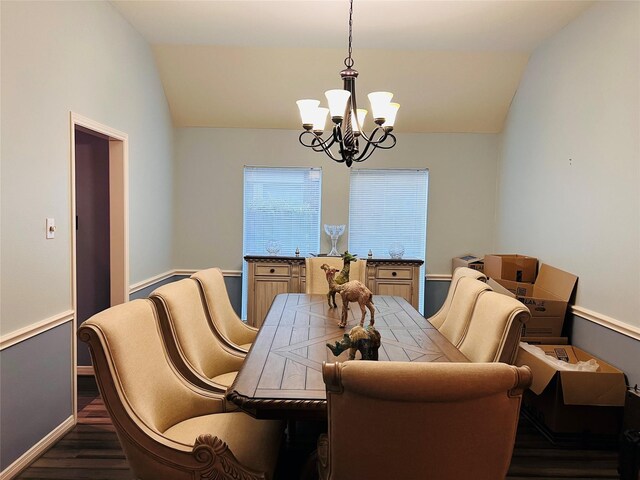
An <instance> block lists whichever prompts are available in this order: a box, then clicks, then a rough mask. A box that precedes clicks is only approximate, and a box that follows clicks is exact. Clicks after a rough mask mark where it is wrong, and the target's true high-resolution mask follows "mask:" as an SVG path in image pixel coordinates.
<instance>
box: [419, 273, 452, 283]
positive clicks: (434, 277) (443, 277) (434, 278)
mask: <svg viewBox="0 0 640 480" xmlns="http://www.w3.org/2000/svg"><path fill="white" fill-rule="evenodd" d="M425 278H426V279H427V280H429V281H431V282H450V281H451V274H450V273H427V274H426V275H425Z"/></svg>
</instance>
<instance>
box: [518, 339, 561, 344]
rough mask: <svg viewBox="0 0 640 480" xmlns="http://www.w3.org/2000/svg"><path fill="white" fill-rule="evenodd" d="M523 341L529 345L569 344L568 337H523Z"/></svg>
mask: <svg viewBox="0 0 640 480" xmlns="http://www.w3.org/2000/svg"><path fill="white" fill-rule="evenodd" d="M520 341H521V342H524V343H528V344H529V345H568V344H569V338H568V337H522V338H520Z"/></svg>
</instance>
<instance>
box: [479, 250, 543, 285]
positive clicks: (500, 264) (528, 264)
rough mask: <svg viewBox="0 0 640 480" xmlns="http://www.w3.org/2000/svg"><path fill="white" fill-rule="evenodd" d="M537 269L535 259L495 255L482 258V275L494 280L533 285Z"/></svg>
mask: <svg viewBox="0 0 640 480" xmlns="http://www.w3.org/2000/svg"><path fill="white" fill-rule="evenodd" d="M537 269H538V259H537V258H535V257H527V256H526V255H497V254H493V255H485V256H484V274H485V275H486V276H487V277H491V278H495V279H502V280H511V281H514V282H530V283H533V282H534V281H535V279H536V271H537Z"/></svg>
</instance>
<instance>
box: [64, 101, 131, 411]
mask: <svg viewBox="0 0 640 480" xmlns="http://www.w3.org/2000/svg"><path fill="white" fill-rule="evenodd" d="M127 151H128V139H127V135H126V134H125V133H122V132H118V131H117V130H114V129H112V128H110V127H107V126H105V125H102V124H99V123H97V122H94V121H92V120H90V119H87V118H85V117H82V116H80V115H77V114H74V113H71V192H72V195H71V199H72V201H71V225H72V295H73V308H74V311H75V315H74V329H73V331H74V335H73V340H72V349H73V353H74V372H73V373H74V378H75V379H76V381H75V382H73V385H74V387H73V388H74V391H73V399H74V408H73V410H74V416H75V417H76V418H77V390H78V388H77V382H78V376H81V377H83V378H85V376H86V377H88V376H92V375H93V367H92V365H91V357H90V355H89V350H88V348H87V346H86V345H85V344H84V343H82V342H78V341H77V337H76V335H75V332H76V331H77V329H78V327H79V325H80V324H81V323H82V322H83V321H85V320H86V319H87V318H89V317H91V316H92V315H94V314H96V313H98V312H100V311H102V310H104V309H106V308H109V307H110V306H112V305H117V304H119V303H123V302H126V301H128V300H129V256H128V215H127V211H128V201H127V200H128V198H127Z"/></svg>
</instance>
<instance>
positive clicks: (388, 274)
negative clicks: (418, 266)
mask: <svg viewBox="0 0 640 480" xmlns="http://www.w3.org/2000/svg"><path fill="white" fill-rule="evenodd" d="M412 277H413V268H412V267H378V268H377V270H376V278H380V279H385V280H391V279H397V280H411V278H412Z"/></svg>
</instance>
